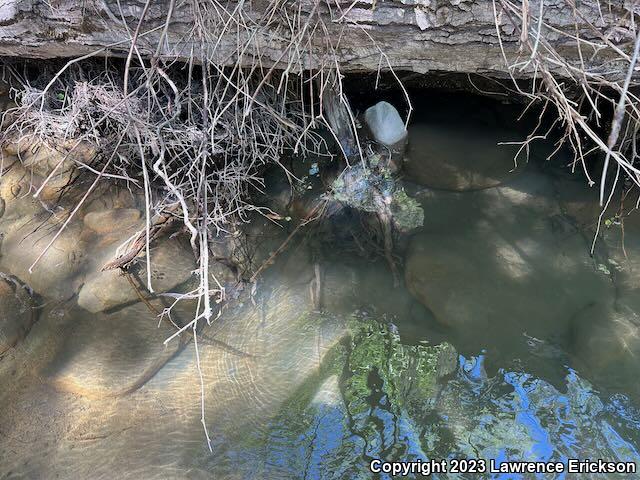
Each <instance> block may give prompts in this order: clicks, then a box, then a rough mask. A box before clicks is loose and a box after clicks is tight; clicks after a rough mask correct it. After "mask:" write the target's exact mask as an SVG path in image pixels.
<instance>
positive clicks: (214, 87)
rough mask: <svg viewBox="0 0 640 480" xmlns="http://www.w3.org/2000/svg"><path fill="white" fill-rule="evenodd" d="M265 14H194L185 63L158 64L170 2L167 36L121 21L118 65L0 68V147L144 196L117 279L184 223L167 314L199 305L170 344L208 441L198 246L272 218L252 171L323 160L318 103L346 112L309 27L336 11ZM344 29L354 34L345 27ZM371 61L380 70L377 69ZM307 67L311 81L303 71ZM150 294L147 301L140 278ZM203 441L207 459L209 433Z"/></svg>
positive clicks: (197, 3) (215, 291)
mask: <svg viewBox="0 0 640 480" xmlns="http://www.w3.org/2000/svg"><path fill="white" fill-rule="evenodd" d="M266 3H267V5H266V8H264V9H263V11H262V13H261V14H260V16H259V18H258V17H257V15H256V12H255V11H252V10H251V7H250V5H248V4H245V3H244V2H238V3H233V2H230V3H227V4H221V3H219V2H218V1H217V0H193V2H192V4H191V14H192V15H193V28H192V30H191V31H190V34H189V37H190V38H186V39H183V40H184V43H185V44H188V45H192V47H191V52H190V53H189V54H188V55H186V56H185V55H184V52H182V53H181V54H180V55H178V54H177V53H176V54H175V55H174V56H173V58H171V55H168V54H167V52H171V51H172V50H173V49H172V46H171V45H168V44H167V42H168V40H167V35H166V34H167V29H168V28H169V24H170V22H171V16H172V14H173V11H174V8H175V1H171V2H170V5H169V8H168V13H167V17H166V22H165V24H164V25H160V26H155V27H148V29H147V30H144V29H143V25H144V19H145V15H146V13H147V11H148V9H149V6H150V1H149V0H148V1H147V2H146V5H145V7H144V10H143V12H142V15H141V16H140V18H139V19H137V20H136V21H137V25H134V26H127V25H126V21H125V16H124V14H123V13H122V12H120V14H121V18H122V21H123V23H124V24H125V26H127V31H128V32H129V35H130V39H129V40H130V49H129V53H128V56H127V57H126V59H125V60H123V61H116V60H104V59H103V60H102V61H98V60H97V59H96V58H91V57H97V55H99V54H104V53H105V51H104V49H101V50H99V51H97V52H96V53H95V55H87V56H85V57H83V58H81V59H76V60H72V61H70V62H68V63H67V64H65V65H64V67H63V68H61V69H60V70H58V71H56V72H51V74H50V75H48V76H47V75H46V72H45V73H43V74H41V75H40V77H39V78H36V79H33V78H31V77H29V76H27V75H25V74H22V72H21V71H20V70H19V69H18V68H17V67H7V68H8V69H9V70H10V71H11V72H10V73H11V74H12V76H13V77H14V78H17V79H18V80H19V82H20V83H21V84H22V88H21V91H20V92H18V93H17V95H16V100H17V103H18V106H17V107H16V108H15V109H13V110H12V111H9V112H8V113H7V114H5V115H9V116H10V119H11V124H10V125H9V126H8V128H7V129H6V130H5V132H4V138H3V142H30V143H34V142H41V143H45V144H48V145H50V146H55V145H56V144H59V143H60V142H64V141H72V142H77V143H76V145H78V144H80V143H81V142H89V143H90V144H91V145H92V146H93V147H95V149H96V151H97V152H98V153H97V156H95V158H93V160H92V161H91V162H90V164H89V163H83V164H81V165H79V166H80V167H81V168H82V169H83V170H84V171H87V172H90V174H93V175H95V181H94V184H93V186H95V184H96V183H97V182H98V181H100V180H113V181H118V182H122V183H124V184H125V185H126V186H127V187H128V188H137V189H139V190H138V191H140V189H141V190H142V191H143V192H144V196H145V202H146V227H145V229H144V230H143V231H141V232H138V234H136V235H134V236H133V237H132V238H130V239H129V241H128V242H126V243H125V244H123V245H122V246H121V247H120V249H119V254H118V258H117V259H114V262H115V263H114V265H116V266H120V267H126V263H127V262H128V261H131V260H132V259H133V258H134V257H135V256H136V255H137V254H138V253H139V252H140V253H141V252H144V253H145V254H146V256H147V265H148V266H149V265H152V264H153V258H149V255H150V252H149V244H150V242H151V240H152V239H153V238H154V237H155V236H156V235H157V234H158V231H159V229H161V228H162V225H163V224H166V222H167V220H168V219H172V220H174V221H176V220H177V221H180V222H182V224H183V227H184V229H185V230H186V231H187V233H188V235H189V237H190V243H191V246H192V248H193V251H194V254H195V255H196V257H197V259H198V272H197V273H198V278H199V283H198V286H197V288H195V289H194V290H193V291H191V292H187V293H184V294H181V295H177V296H176V298H177V300H176V301H178V300H181V299H197V300H198V302H197V311H196V312H195V315H194V318H193V319H192V320H191V321H190V322H188V323H187V324H186V325H184V326H183V327H181V328H180V329H179V330H178V331H177V332H176V333H175V335H173V336H172V337H170V338H169V339H167V342H168V341H170V340H172V339H173V338H175V337H176V336H177V335H180V334H181V333H182V332H184V331H186V330H187V329H191V330H192V331H193V333H194V335H193V338H194V345H195V347H196V357H197V361H198V371H199V374H200V382H201V393H202V403H203V407H202V415H203V416H202V423H203V426H204V429H205V433H206V432H207V429H206V425H205V421H204V384H203V381H204V380H203V377H202V372H201V370H200V364H199V352H198V348H197V347H198V341H197V335H195V334H196V332H197V327H198V323H199V322H200V321H201V320H206V321H207V322H209V323H210V322H211V320H212V319H213V318H215V317H216V315H219V314H220V312H221V310H220V308H221V305H222V303H223V301H224V299H225V291H224V287H223V286H222V284H221V283H219V282H218V281H217V279H216V278H215V277H214V276H212V274H211V273H210V271H209V262H210V258H209V248H208V245H209V242H210V241H211V240H212V238H214V237H215V236H217V235H219V234H221V233H225V232H230V231H233V230H235V228H234V225H236V224H238V223H242V222H246V221H247V220H248V214H249V213H251V212H253V211H258V212H261V213H264V214H268V213H270V212H269V211H268V210H267V209H265V208H263V207H257V206H255V205H252V204H251V203H249V201H248V195H247V193H248V191H249V190H250V189H251V188H257V189H260V188H262V187H263V181H262V179H261V178H260V175H259V174H260V170H261V168H262V167H264V166H266V165H269V164H277V165H280V166H282V164H281V162H280V159H281V155H282V154H283V152H284V151H285V149H290V150H293V151H294V152H296V153H300V154H305V153H306V152H307V151H309V150H314V151H315V150H319V149H320V147H321V143H322V142H323V140H322V139H321V137H320V136H318V135H317V134H316V133H315V132H316V131H317V129H318V128H319V127H325V128H327V129H328V130H329V131H331V132H333V130H332V126H331V125H330V123H331V122H327V121H325V117H324V114H323V98H324V97H325V93H326V92H327V93H328V92H331V95H332V98H336V96H337V98H338V103H342V104H343V105H345V106H347V108H348V104H347V102H346V100H345V99H344V96H343V95H342V88H341V74H340V70H339V64H338V62H337V60H336V59H337V56H336V54H335V52H336V50H337V49H338V48H339V36H336V35H335V34H334V33H332V34H330V33H329V29H327V27H326V25H325V24H324V22H323V18H326V16H322V15H320V13H319V11H320V9H323V12H324V13H326V12H327V11H329V12H331V14H332V16H333V18H334V19H338V20H335V22H336V25H337V24H339V23H341V22H343V20H342V19H343V17H344V15H343V12H341V11H334V10H335V9H336V8H338V9H339V7H336V5H335V4H334V3H333V2H328V1H326V2H325V1H317V2H315V4H314V6H313V7H312V9H311V11H310V12H303V11H302V9H301V8H300V4H299V2H291V1H278V0H270V1H269V0H268V1H267V2H266ZM344 22H346V20H345V21H344ZM349 28H359V27H358V26H357V25H355V24H353V23H350V24H349ZM159 31H160V32H161V33H160V35H159V39H158V44H157V49H156V52H155V54H153V55H149V50H148V42H147V44H145V55H144V56H143V54H141V52H140V50H139V46H138V43H139V42H138V40H139V38H140V37H141V36H143V35H146V34H147V33H155V34H157V33H158V32H159ZM332 31H334V32H335V28H334V29H333V30H332ZM228 34H233V35H235V36H236V38H237V44H236V45H235V51H228V47H225V48H226V50H225V51H221V50H220V49H221V48H222V47H220V42H219V41H218V39H219V38H220V37H222V36H223V35H228ZM364 35H365V37H368V34H367V33H366V32H364ZM275 37H277V40H278V43H279V44H284V48H283V49H282V51H281V54H280V56H279V58H276V59H274V58H266V57H265V56H264V55H263V53H262V52H261V49H260V48H259V45H261V44H264V42H265V39H266V40H267V41H268V40H269V38H275ZM147 38H151V36H148V37H147V36H145V40H147ZM155 38H158V37H157V36H156V37H155ZM159 52H162V56H161V55H160V53H159ZM380 55H381V65H382V63H383V59H386V56H385V55H384V54H383V53H382V52H380ZM310 56H312V57H313V58H314V59H315V60H316V61H315V62H314V64H316V65H322V67H321V68H318V69H316V70H312V71H310V70H309V69H308V66H307V65H308V64H307V63H306V62H308V59H309V57H310ZM185 58H186V59H185ZM123 63H124V73H123V68H122V66H123V65H122V64H123ZM387 63H388V62H387ZM223 65H224V66H223ZM276 66H277V69H276ZM349 113H350V111H349ZM350 121H351V125H350V126H349V127H348V128H353V131H354V132H355V126H354V125H353V122H354V120H353V117H352V116H351V115H350ZM333 133H334V137H336V138H337V136H336V134H335V132H333ZM338 143H339V142H338ZM74 161H76V160H74ZM282 168H283V169H284V170H285V172H286V173H287V175H289V176H290V177H291V176H292V174H291V173H290V172H288V171H286V169H285V167H284V166H282ZM93 186H92V187H91V188H93ZM85 198H86V196H85ZM83 201H84V198H83V199H82V200H81V202H80V204H81V203H82V202H83ZM80 204H79V205H78V206H77V208H76V210H74V212H73V213H75V211H77V209H78V208H79V207H80ZM73 213H72V214H71V215H70V216H69V220H70V219H71V217H72V216H73ZM65 226H66V223H65V225H63V227H62V228H61V230H60V231H62V229H63V228H64V227H65ZM59 233H60V232H59ZM56 238H57V237H55V238H54V239H53V240H52V242H51V244H53V243H54V242H55V240H56ZM51 244H49V246H48V247H47V248H49V247H51ZM45 251H46V249H45ZM43 254H44V252H43ZM41 256H42V255H41ZM36 263H37V260H36ZM33 266H35V263H34V265H33ZM33 266H32V268H33ZM107 267H109V265H108V266H107ZM147 288H148V290H149V291H150V292H153V285H152V282H151V269H150V268H147ZM174 305H175V304H174ZM170 308H171V307H170ZM170 308H169V309H168V310H170ZM165 313H168V311H167V312H165ZM207 441H208V443H209V448H211V444H210V440H209V437H208V433H207Z"/></svg>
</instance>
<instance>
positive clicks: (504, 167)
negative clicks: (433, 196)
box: [404, 124, 524, 192]
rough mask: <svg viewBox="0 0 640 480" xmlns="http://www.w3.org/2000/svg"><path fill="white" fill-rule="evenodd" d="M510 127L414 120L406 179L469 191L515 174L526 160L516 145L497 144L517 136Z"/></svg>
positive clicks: (410, 133) (441, 188)
mask: <svg viewBox="0 0 640 480" xmlns="http://www.w3.org/2000/svg"><path fill="white" fill-rule="evenodd" d="M514 136H515V135H514V133H513V132H511V131H509V130H496V129H488V128H486V127H484V126H483V125H474V126H473V127H465V126H464V125H457V126H456V125H453V126H451V125H446V124H443V125H440V124H414V125H412V126H410V127H409V147H408V150H407V161H406V162H405V164H404V171H405V176H406V178H407V180H410V181H412V182H415V183H419V184H420V185H424V186H426V187H431V188H437V189H440V190H451V191H458V192H462V191H468V190H481V189H485V188H489V187H495V186H496V185H500V184H502V183H504V182H506V181H507V180H509V179H511V178H513V177H515V175H516V174H517V173H518V172H519V171H520V170H521V166H522V163H523V161H524V160H521V161H520V162H519V163H518V164H516V163H515V162H514V155H515V153H516V151H517V148H514V147H513V146H508V145H502V146H500V145H498V142H502V141H512V140H514Z"/></svg>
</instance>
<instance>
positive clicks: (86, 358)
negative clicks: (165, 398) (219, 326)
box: [41, 303, 191, 398]
mask: <svg viewBox="0 0 640 480" xmlns="http://www.w3.org/2000/svg"><path fill="white" fill-rule="evenodd" d="M155 306H156V308H162V307H161V306H160V305H159V304H156V305H155ZM190 314H191V312H190V311H188V310H187V309H184V310H183V311H182V315H181V316H178V315H177V312H175V311H174V321H176V322H184V321H188V320H190V316H187V315H190ZM68 315H69V321H67V322H66V323H65V324H64V325H63V326H62V328H59V330H58V332H57V335H58V337H59V339H58V340H57V343H56V347H55V349H54V354H53V356H52V358H51V360H50V361H49V362H48V364H47V365H46V366H44V367H43V368H42V371H41V374H42V376H43V378H44V379H45V380H46V381H48V382H50V383H51V384H52V385H54V386H55V387H56V388H58V389H61V390H64V391H68V392H71V393H74V394H78V395H83V396H86V397H91V398H100V397H105V396H106V397H111V396H120V395H124V394H126V393H129V392H132V391H134V390H136V389H137V388H139V387H141V386H142V385H144V384H145V383H146V382H147V381H148V380H149V379H151V378H152V377H153V376H154V375H155V374H156V373H157V372H158V371H159V370H160V368H162V366H164V364H165V363H166V362H167V361H168V360H169V359H170V358H171V357H172V356H173V355H174V354H176V353H177V352H178V351H179V350H180V349H181V348H182V345H181V344H180V342H179V341H175V342H172V343H170V344H169V345H167V346H165V345H164V343H163V342H164V340H166V339H167V338H168V337H169V336H170V335H171V334H173V333H174V331H175V329H174V327H173V326H171V325H170V324H169V322H168V321H167V320H163V321H159V319H158V318H156V317H155V314H154V312H151V311H149V310H148V308H147V306H146V305H145V304H142V303H138V304H135V305H132V306H130V307H127V308H123V309H120V310H118V311H117V312H114V313H110V314H105V313H98V314H93V313H92V314H89V313H87V312H84V311H82V310H81V309H77V308H76V309H74V310H72V311H71V312H70V313H69V314H68ZM42 321H43V322H44V323H46V322H50V323H51V324H52V326H53V325H54V322H55V319H47V318H43V320H42ZM43 328H44V324H43ZM186 336H187V334H185V338H186Z"/></svg>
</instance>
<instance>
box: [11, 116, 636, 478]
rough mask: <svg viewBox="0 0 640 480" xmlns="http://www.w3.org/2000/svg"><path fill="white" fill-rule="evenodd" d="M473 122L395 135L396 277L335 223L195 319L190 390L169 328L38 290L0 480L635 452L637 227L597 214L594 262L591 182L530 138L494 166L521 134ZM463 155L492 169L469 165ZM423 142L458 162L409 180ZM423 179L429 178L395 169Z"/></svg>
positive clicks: (342, 468)
mask: <svg viewBox="0 0 640 480" xmlns="http://www.w3.org/2000/svg"><path fill="white" fill-rule="evenodd" d="M479 118H481V116H480V117H478V118H476V119H474V118H469V119H467V121H465V122H458V121H457V120H456V117H455V116H454V117H452V118H451V119H450V120H449V121H446V119H445V121H443V119H442V117H439V120H438V123H437V125H436V124H435V123H434V120H433V119H430V118H429V117H428V116H425V117H424V118H419V119H418V120H417V121H416V123H415V124H414V126H413V127H412V130H411V135H412V138H413V139H414V141H413V143H412V147H411V153H410V155H412V157H411V159H410V160H409V161H410V162H411V163H412V164H411V165H408V166H407V171H409V172H412V173H411V176H409V174H408V175H407V178H405V182H406V183H405V188H406V190H407V192H408V193H409V195H410V196H413V197H414V198H416V199H418V200H419V201H420V203H421V204H422V206H423V208H424V211H425V222H424V227H423V228H421V229H420V230H419V231H417V232H415V233H414V234H413V235H412V236H411V237H410V238H409V239H408V240H407V245H406V248H405V249H404V256H403V258H402V263H403V270H404V273H405V278H404V282H402V283H403V285H401V286H398V287H394V283H393V278H392V276H391V274H390V273H389V271H388V267H387V265H386V263H385V262H384V261H381V260H380V259H371V258H363V257H362V256H359V255H358V245H356V244H355V243H354V242H353V241H352V240H349V237H350V235H348V234H346V233H345V232H349V229H350V228H351V227H353V228H355V225H354V224H353V218H354V217H353V216H348V215H345V214H338V215H336V216H335V218H333V219H332V220H330V222H329V223H330V225H329V226H327V227H326V230H316V231H313V234H312V235H304V234H301V235H299V236H298V237H296V239H295V241H293V242H292V244H291V245H290V247H289V248H288V249H287V251H286V252H285V253H284V254H283V255H281V256H280V257H279V258H278V261H277V262H276V264H275V265H273V266H272V267H270V268H269V269H268V270H267V271H266V273H265V275H264V276H263V278H262V279H261V280H260V281H259V282H258V285H257V288H256V291H255V295H254V296H253V299H252V300H250V299H249V297H248V296H243V295H242V294H241V295H240V296H239V299H238V300H237V301H236V302H234V304H233V305H232V306H231V307H230V308H229V309H227V310H226V311H225V313H224V314H223V315H222V316H221V318H220V319H218V320H217V321H216V322H214V323H213V324H212V325H211V326H210V327H207V328H206V329H205V330H204V335H205V336H206V338H204V337H203V338H202V339H201V340H200V341H199V342H198V351H197V354H198V356H199V359H200V371H201V372H202V385H203V390H202V392H201V389H200V385H201V378H200V375H199V370H198V368H197V364H196V361H195V359H196V348H195V345H194V343H193V342H192V341H189V342H185V344H183V345H177V344H175V343H170V344H169V345H168V346H167V347H165V346H164V345H163V343H162V342H163V340H164V339H165V338H167V337H168V336H169V334H170V333H171V328H169V327H166V326H165V325H164V324H162V325H161V326H160V327H159V328H158V321H157V319H156V318H154V316H153V315H152V314H151V313H150V312H149V311H148V309H147V308H146V307H145V306H144V305H143V304H141V303H136V304H133V305H130V306H127V307H124V308H120V309H117V310H116V311H112V312H109V313H99V314H89V313H88V312H86V311H84V310H82V309H81V308H79V307H77V306H76V305H75V302H74V301H73V300H72V301H70V302H65V303H56V302H43V304H42V305H40V306H39V307H38V309H39V315H38V321H37V322H36V323H35V325H34V326H33V327H32V329H31V331H30V332H29V334H28V335H27V336H26V338H25V339H24V340H23V341H22V342H20V343H19V344H18V345H17V346H16V347H15V348H13V349H12V350H10V351H9V352H8V353H7V354H5V355H4V356H3V357H2V358H1V359H0V478H1V479H53V478H60V479H76V478H78V479H79V478H82V479H85V478H86V479H103V478H105V479H106V478H118V479H120V478H123V479H125V478H131V479H134V478H135V479H156V478H157V479H181V478H189V479H192V478H193V479H198V478H202V479H204V478H207V479H208V478H225V479H227V478H228V479H236V478H237V479H241V478H242V479H246V478H273V479H276V478H277V479H285V478H291V479H302V478H305V479H319V478H326V479H343V478H391V477H390V476H388V475H385V474H373V473H371V472H370V470H369V463H370V461H371V460H373V459H383V460H389V461H392V460H393V461H399V460H405V461H410V460H417V459H421V460H425V461H426V460H428V459H449V460H450V459H453V458H460V457H463V458H474V459H485V460H489V459H495V460H496V462H497V463H500V462H502V461H506V460H538V461H559V462H565V463H566V462H567V460H568V459H570V458H576V459H582V460H584V459H591V460H597V459H602V460H605V461H621V462H622V461H630V462H636V463H637V464H638V465H640V454H639V453H638V449H639V448H640V401H639V398H640V397H639V394H640V387H639V385H640V384H639V382H638V378H639V375H638V374H639V372H640V364H639V363H638V360H639V359H638V357H637V354H638V353H640V339H639V338H638V335H639V333H638V332H639V330H638V326H639V322H638V318H637V315H636V312H637V311H638V310H637V308H639V307H640V291H639V290H638V288H640V287H638V285H639V283H638V280H639V279H640V275H639V274H638V268H639V267H640V222H638V221H637V220H634V218H633V216H631V217H629V218H628V220H627V221H626V223H625V227H626V229H625V232H626V240H625V248H624V249H623V248H622V243H621V233H622V232H621V228H620V226H619V225H618V224H616V223H615V222H613V223H612V224H611V225H609V227H608V228H606V229H605V231H604V234H603V238H602V240H601V241H600V242H599V243H598V246H597V249H596V252H595V254H594V255H593V256H591V255H590V254H589V248H590V242H591V240H592V235H593V228H594V221H595V218H596V214H597V211H598V210H597V204H596V193H595V192H594V191H593V190H590V189H589V188H587V187H586V185H585V184H584V182H583V180H582V179H581V178H577V176H571V175H569V174H567V171H566V169H565V168H564V167H563V165H562V164H563V161H562V160H560V161H558V162H556V163H548V162H547V163H543V162H540V161H539V159H540V157H543V156H544V154H545V152H546V151H548V148H549V147H548V146H544V145H543V146H542V147H540V150H535V149H534V153H535V155H534V158H532V159H531V161H530V162H529V163H528V164H522V165H521V166H519V167H518V168H517V169H516V170H515V172H513V173H512V174H505V168H504V167H503V166H504V162H503V160H500V161H496V158H498V157H501V156H502V157H504V158H507V159H508V161H511V160H510V158H511V153H512V152H511V153H507V154H505V153H504V152H502V151H499V149H498V147H496V146H495V143H496V142H495V141H494V139H495V140H496V141H500V140H513V139H514V138H513V137H514V136H516V137H517V132H515V131H514V130H512V129H511V127H510V126H509V127H508V128H507V127H505V126H504V122H502V123H501V122H500V120H499V119H498V120H495V121H493V122H492V123H491V124H490V125H488V126H487V125H486V124H485V123H482V124H481V123H478V122H481V120H479ZM482 122H483V121H482ZM480 127H482V129H484V130H482V132H483V133H482V135H478V134H477V132H478V129H479V128H480ZM474 132H475V133H474ZM430 138H435V139H436V140H437V141H433V142H431V141H429V139H430ZM422 142H426V143H422ZM474 142H475V143H474ZM460 144H464V148H457V147H456V145H460ZM421 145H422V146H421ZM505 148H508V147H505ZM476 153H477V157H478V160H477V161H476V163H474V165H476V166H481V165H480V164H481V163H482V162H484V163H486V164H487V165H489V166H488V167H487V168H484V169H482V168H480V169H479V170H478V171H477V172H476V173H474V174H473V175H471V176H469V175H468V174H466V173H464V172H468V170H464V168H465V162H469V161H474V160H475V159H476ZM422 154H424V155H427V154H428V157H429V158H434V157H435V158H440V159H443V160H446V161H449V160H450V161H449V165H453V167H451V166H450V167H447V168H448V170H447V169H445V170H446V171H443V170H442V168H440V169H439V167H433V166H428V167H425V168H427V170H428V171H427V173H424V172H420V169H421V166H420V161H422V160H421V157H420V156H421V155H422ZM502 157H501V158H502ZM566 161H567V157H565V158H564V162H565V163H566ZM500 162H503V163H500ZM501 166H502V167H501ZM451 169H454V170H451ZM455 169H458V170H455ZM507 171H508V169H507ZM487 172H490V173H487ZM423 173H424V176H425V178H427V179H433V181H434V182H436V183H437V185H435V187H436V188H434V187H433V186H431V187H429V186H425V185H424V184H422V185H419V184H417V183H411V182H409V181H408V180H410V179H413V180H415V179H416V178H422V177H420V175H422V174H423ZM436 177H437V178H436ZM438 182H440V183H438ZM482 182H489V183H490V184H491V186H490V187H489V188H478V189H474V188H470V186H473V185H476V184H477V183H482ZM452 185H453V187H451V186H452ZM445 186H446V187H448V189H447V190H445V189H444V187H445ZM449 187H450V188H449ZM458 187H460V190H461V191H452V190H455V189H458ZM262 222H263V223H261V221H256V223H255V224H254V225H253V226H252V227H251V228H252V230H253V231H254V232H255V235H256V236H262V237H264V238H262V242H263V246H264V248H267V249H268V250H269V249H271V250H273V249H274V248H275V247H277V246H278V245H279V244H280V243H281V241H282V239H283V238H285V237H286V232H278V231H276V233H274V234H273V236H272V237H271V236H270V234H269V233H268V232H273V231H274V230H273V228H272V224H270V222H268V221H265V220H262ZM331 232H333V233H331ZM335 232H339V234H335ZM331 235H333V236H331ZM314 237H315V239H314ZM325 237H326V239H329V240H325V241H323V240H322V239H323V238H325ZM319 239H320V240H319ZM316 271H318V272H320V277H321V295H322V296H321V308H319V309H318V308H314V306H313V304H312V302H311V298H310V297H311V293H310V292H311V290H313V289H314V288H315V287H314V283H313V282H314V281H315V278H316ZM190 313H191V312H190V310H189V307H188V306H184V307H183V310H182V311H181V312H178V313H177V315H183V316H184V318H187V316H188V315H189V314H190ZM165 362H166V364H165ZM157 365H164V366H162V368H160V369H159V370H157V368H156V366H157ZM156 371H157V372H156ZM150 372H151V373H150ZM147 377H148V378H147ZM202 401H204V407H203V410H201V405H202ZM203 414H204V419H205V423H206V425H207V430H208V435H209V436H210V439H211V450H212V451H211V452H210V451H209V449H208V448H207V441H206V438H205V433H204V431H203V428H202V423H201V417H202V416H203ZM434 478H443V479H444V478H640V476H639V475H635V474H629V475H617V476H616V475H614V474H580V475H577V474H575V475H574V474H558V475H542V474H539V475H535V474H524V475H515V474H498V473H493V474H490V473H476V474H456V473H443V474H437V475H435V476H434Z"/></svg>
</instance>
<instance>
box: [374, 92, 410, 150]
mask: <svg viewBox="0 0 640 480" xmlns="http://www.w3.org/2000/svg"><path fill="white" fill-rule="evenodd" d="M364 119H365V122H366V123H367V126H368V127H369V129H370V130H371V133H372V134H373V137H374V138H375V139H376V141H378V142H380V143H383V144H385V145H389V146H390V145H394V144H396V143H398V142H400V141H402V140H404V139H405V138H406V137H407V129H406V128H405V127H404V122H403V121H402V119H401V118H400V114H399V113H398V111H397V110H396V109H395V107H394V106H393V105H391V104H390V103H387V102H378V103H376V104H375V105H374V106H373V107H369V108H368V109H367V111H366V112H364Z"/></svg>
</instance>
